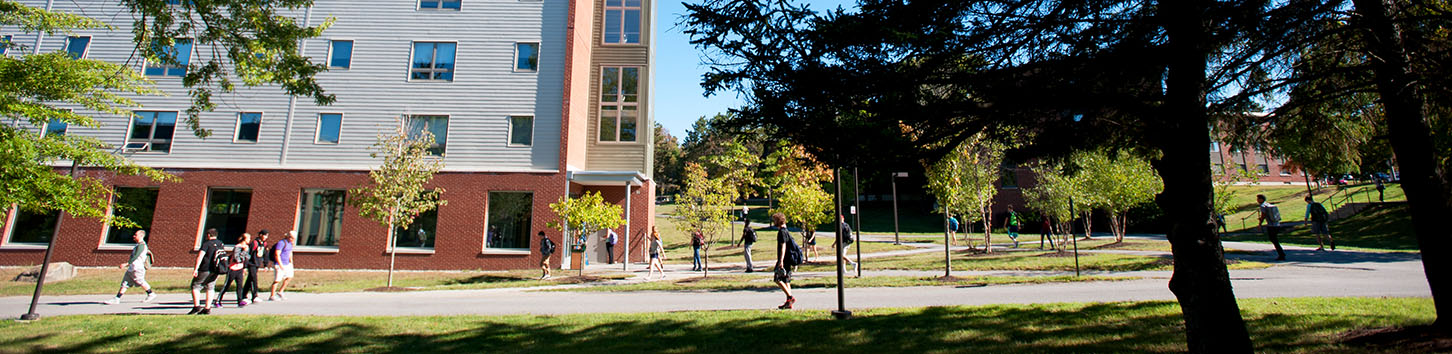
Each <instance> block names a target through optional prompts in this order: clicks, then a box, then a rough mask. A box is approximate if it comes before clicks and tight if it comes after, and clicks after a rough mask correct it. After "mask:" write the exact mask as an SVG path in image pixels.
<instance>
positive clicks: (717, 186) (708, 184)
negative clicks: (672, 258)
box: [676, 162, 736, 276]
mask: <svg viewBox="0 0 1452 354" xmlns="http://www.w3.org/2000/svg"><path fill="white" fill-rule="evenodd" d="M684 182H685V183H684V185H683V186H682V187H683V188H684V190H683V191H682V192H681V195H680V199H679V200H678V201H677V203H676V205H677V206H676V216H678V217H680V218H681V223H679V224H676V227H677V228H678V229H679V230H680V231H681V232H682V233H685V234H688V235H689V234H691V233H692V232H696V231H700V232H701V234H702V235H703V236H705V238H706V245H705V246H703V247H702V248H703V250H704V251H705V255H704V257H705V259H704V261H705V263H706V264H705V266H704V267H702V272H703V275H702V276H710V275H711V273H710V268H711V266H710V265H711V244H713V243H715V242H716V239H717V238H719V236H720V234H721V231H723V230H725V229H726V228H725V226H726V223H729V222H731V206H732V205H731V204H732V203H731V200H732V199H733V198H734V197H735V196H736V190H735V188H733V187H732V186H731V185H730V184H729V183H728V182H727V181H726V179H725V178H721V177H717V178H710V177H708V176H706V168H705V167H702V166H701V165H700V164H697V163H694V162H692V163H687V164H686V174H685V181H684Z"/></svg>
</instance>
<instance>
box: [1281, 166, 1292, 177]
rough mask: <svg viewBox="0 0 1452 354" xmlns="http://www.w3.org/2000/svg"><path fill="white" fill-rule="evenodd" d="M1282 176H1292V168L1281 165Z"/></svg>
mask: <svg viewBox="0 0 1452 354" xmlns="http://www.w3.org/2000/svg"><path fill="white" fill-rule="evenodd" d="M1281 175H1282V176H1290V175H1291V166H1286V165H1281Z"/></svg>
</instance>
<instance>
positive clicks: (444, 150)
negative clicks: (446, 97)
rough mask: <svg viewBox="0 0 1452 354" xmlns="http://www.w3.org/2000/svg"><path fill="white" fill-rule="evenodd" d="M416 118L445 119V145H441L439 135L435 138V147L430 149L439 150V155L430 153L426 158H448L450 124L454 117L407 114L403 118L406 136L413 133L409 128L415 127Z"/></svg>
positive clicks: (441, 114)
mask: <svg viewBox="0 0 1452 354" xmlns="http://www.w3.org/2000/svg"><path fill="white" fill-rule="evenodd" d="M414 117H444V143H443V144H439V137H438V136H437V135H435V136H434V145H433V146H430V147H429V149H430V150H432V149H434V148H439V153H438V154H437V155H436V154H433V153H432V152H430V153H428V155H427V156H426V157H435V158H443V157H444V156H446V155H447V154H448V153H449V124H450V123H449V121H452V120H453V119H452V118H453V116H452V115H450V114H447V113H409V114H405V115H404V116H403V118H404V119H403V124H404V127H403V128H404V133H405V134H408V133H411V132H412V131H410V130H409V128H410V126H412V125H413V119H414Z"/></svg>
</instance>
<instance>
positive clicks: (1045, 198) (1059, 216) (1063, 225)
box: [1023, 163, 1088, 247]
mask: <svg viewBox="0 0 1452 354" xmlns="http://www.w3.org/2000/svg"><path fill="white" fill-rule="evenodd" d="M1032 170H1033V172H1034V178H1035V179H1036V181H1035V183H1034V186H1033V187H1028V188H1024V189H1023V199H1024V206H1025V207H1027V208H1029V209H1033V210H1037V211H1039V213H1040V214H1043V215H1046V216H1048V217H1049V219H1050V220H1052V221H1051V222H1052V223H1053V224H1054V225H1055V226H1056V227H1057V228H1058V229H1059V230H1060V232H1057V233H1055V234H1056V235H1063V237H1061V238H1060V242H1056V243H1055V245H1058V246H1059V247H1063V246H1064V242H1063V241H1067V240H1068V239H1067V237H1068V234H1069V230H1071V228H1070V223H1072V222H1073V221H1074V218H1075V216H1076V215H1074V214H1075V213H1076V212H1078V211H1081V210H1084V209H1085V208H1086V207H1085V204H1086V203H1085V202H1084V201H1085V200H1088V198H1086V197H1085V196H1084V195H1083V192H1082V189H1081V188H1079V186H1078V184H1079V180H1077V179H1076V178H1074V177H1073V176H1072V175H1070V174H1068V173H1066V172H1065V171H1064V165H1063V164H1062V163H1038V164H1036V165H1034V166H1033V167H1032ZM1072 203H1078V205H1073V204H1072ZM1071 205H1072V206H1071Z"/></svg>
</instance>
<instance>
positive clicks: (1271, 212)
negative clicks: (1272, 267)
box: [1255, 194, 1286, 261]
mask: <svg viewBox="0 0 1452 354" xmlns="http://www.w3.org/2000/svg"><path fill="white" fill-rule="evenodd" d="M1255 201H1256V202H1257V203H1260V222H1259V224H1260V225H1258V226H1260V228H1261V230H1263V231H1265V234H1266V236H1267V237H1268V238H1270V242H1271V244H1273V245H1275V246H1276V260H1277V261H1284V260H1286V251H1284V250H1282V249H1281V238H1280V233H1281V208H1280V207H1278V206H1276V205H1275V204H1271V203H1270V202H1269V201H1266V200H1265V195H1264V194H1257V195H1256V196H1255Z"/></svg>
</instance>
